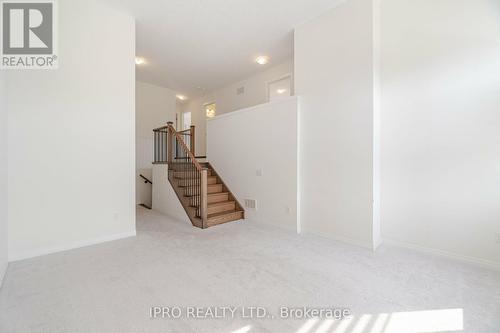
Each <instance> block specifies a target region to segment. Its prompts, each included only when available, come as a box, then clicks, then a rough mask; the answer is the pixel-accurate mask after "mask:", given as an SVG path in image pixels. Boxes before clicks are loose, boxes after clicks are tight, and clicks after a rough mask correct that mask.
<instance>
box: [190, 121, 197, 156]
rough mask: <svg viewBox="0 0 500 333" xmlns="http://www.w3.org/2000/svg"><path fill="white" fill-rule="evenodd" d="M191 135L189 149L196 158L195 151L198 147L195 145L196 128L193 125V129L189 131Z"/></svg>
mask: <svg viewBox="0 0 500 333" xmlns="http://www.w3.org/2000/svg"><path fill="white" fill-rule="evenodd" d="M189 133H190V134H191V140H190V141H189V142H190V146H191V147H189V149H190V150H191V153H193V155H194V156H196V154H195V152H194V149H195V147H196V145H195V128H194V125H191V127H190V129H189Z"/></svg>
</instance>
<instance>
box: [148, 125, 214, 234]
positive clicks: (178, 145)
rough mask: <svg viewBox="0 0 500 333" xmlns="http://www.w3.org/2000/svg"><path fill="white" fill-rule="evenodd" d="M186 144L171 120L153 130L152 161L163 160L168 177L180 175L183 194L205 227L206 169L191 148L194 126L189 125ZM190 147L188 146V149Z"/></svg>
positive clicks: (206, 202)
mask: <svg viewBox="0 0 500 333" xmlns="http://www.w3.org/2000/svg"><path fill="white" fill-rule="evenodd" d="M189 131H190V132H191V133H190V136H189V139H190V140H189V143H190V147H188V145H186V142H185V141H184V138H185V137H186V135H185V134H183V132H184V133H185V131H183V132H177V131H176V130H175V128H174V127H173V123H172V122H168V123H167V126H164V127H160V128H157V129H155V130H154V138H155V155H154V156H155V163H167V164H168V173H169V175H168V176H169V179H172V178H173V177H174V176H175V174H176V173H179V174H181V175H182V179H183V184H182V187H183V188H184V195H185V196H187V197H189V198H190V200H191V206H192V207H195V209H196V217H198V218H199V219H200V220H201V226H200V227H201V228H203V229H204V228H206V226H207V220H208V216H207V215H208V214H207V206H208V170H207V169H206V168H204V167H202V166H201V165H200V163H199V162H198V161H197V160H196V157H195V155H194V153H193V151H192V149H194V126H191V128H190V129H189ZM190 148H191V149H190Z"/></svg>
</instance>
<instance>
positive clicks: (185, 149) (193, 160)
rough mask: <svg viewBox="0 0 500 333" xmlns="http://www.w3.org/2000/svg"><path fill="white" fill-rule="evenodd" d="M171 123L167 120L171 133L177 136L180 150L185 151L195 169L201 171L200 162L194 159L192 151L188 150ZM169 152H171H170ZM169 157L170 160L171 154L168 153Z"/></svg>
mask: <svg viewBox="0 0 500 333" xmlns="http://www.w3.org/2000/svg"><path fill="white" fill-rule="evenodd" d="M172 125H173V123H172V122H169V123H168V125H167V126H168V128H169V130H170V131H171V133H172V135H175V137H176V138H177V141H178V142H179V145H180V146H181V148H182V150H184V153H186V155H187V156H189V159H190V160H191V162H192V163H193V164H194V166H195V167H196V169H197V170H198V171H199V172H201V171H202V170H203V168H202V167H201V165H200V163H198V161H197V160H196V157H194V155H193V153H192V152H191V151H190V150H189V148H188V147H187V146H186V144H185V143H184V140H183V139H182V136H181V135H180V134H179V133H178V132H177V131H176V130H175V128H174V127H173V126H172ZM169 154H171V152H170V153H169ZM169 158H170V159H169V160H170V161H171V160H172V155H170V156H169Z"/></svg>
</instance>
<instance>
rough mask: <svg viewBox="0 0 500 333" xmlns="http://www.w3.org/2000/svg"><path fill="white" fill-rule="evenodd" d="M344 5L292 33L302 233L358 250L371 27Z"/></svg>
mask: <svg viewBox="0 0 500 333" xmlns="http://www.w3.org/2000/svg"><path fill="white" fill-rule="evenodd" d="M375 9H376V5H374V2H373V1H372V0H350V1H346V2H344V3H342V4H340V5H338V6H337V7H336V8H334V9H332V10H330V11H328V12H326V13H324V14H323V15H322V16H320V17H318V18H316V19H313V20H311V21H309V22H307V23H305V24H303V25H301V26H299V27H298V28H297V29H296V30H295V43H294V45H295V58H294V61H295V93H296V94H297V95H298V96H300V98H301V103H300V116H299V132H300V141H299V152H300V155H299V156H300V157H299V168H300V172H299V178H300V180H299V187H300V193H301V196H300V202H301V204H300V225H301V229H302V231H305V232H310V233H315V234H320V235H324V236H327V237H332V238H336V239H340V240H344V241H348V242H351V243H355V244H359V245H362V246H366V247H370V248H371V247H373V246H376V245H378V244H379V240H375V239H374V237H375V236H377V234H378V232H377V231H376V230H374V220H376V216H374V209H373V204H374V203H373V200H375V199H376V196H375V195H374V182H375V180H374V172H373V170H374V169H373V168H374V160H375V158H374V155H375V154H376V151H375V150H374V146H375V142H374V126H375V123H376V122H374V112H375V111H376V108H375V102H376V98H375V97H376V96H375V95H376V91H375V90H376V89H375V88H376V84H375V73H376V68H375V61H374V60H375V59H376V57H375V52H376V45H375V40H374V37H375V35H376V29H375V27H374V25H375V24H376V22H375V15H374V14H375Z"/></svg>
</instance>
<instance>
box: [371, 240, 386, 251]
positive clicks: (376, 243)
mask: <svg viewBox="0 0 500 333" xmlns="http://www.w3.org/2000/svg"><path fill="white" fill-rule="evenodd" d="M383 242H384V240H383V239H382V237H378V238H375V239H374V240H373V251H377V250H378V248H379V247H380V246H381V245H382V243H383Z"/></svg>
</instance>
